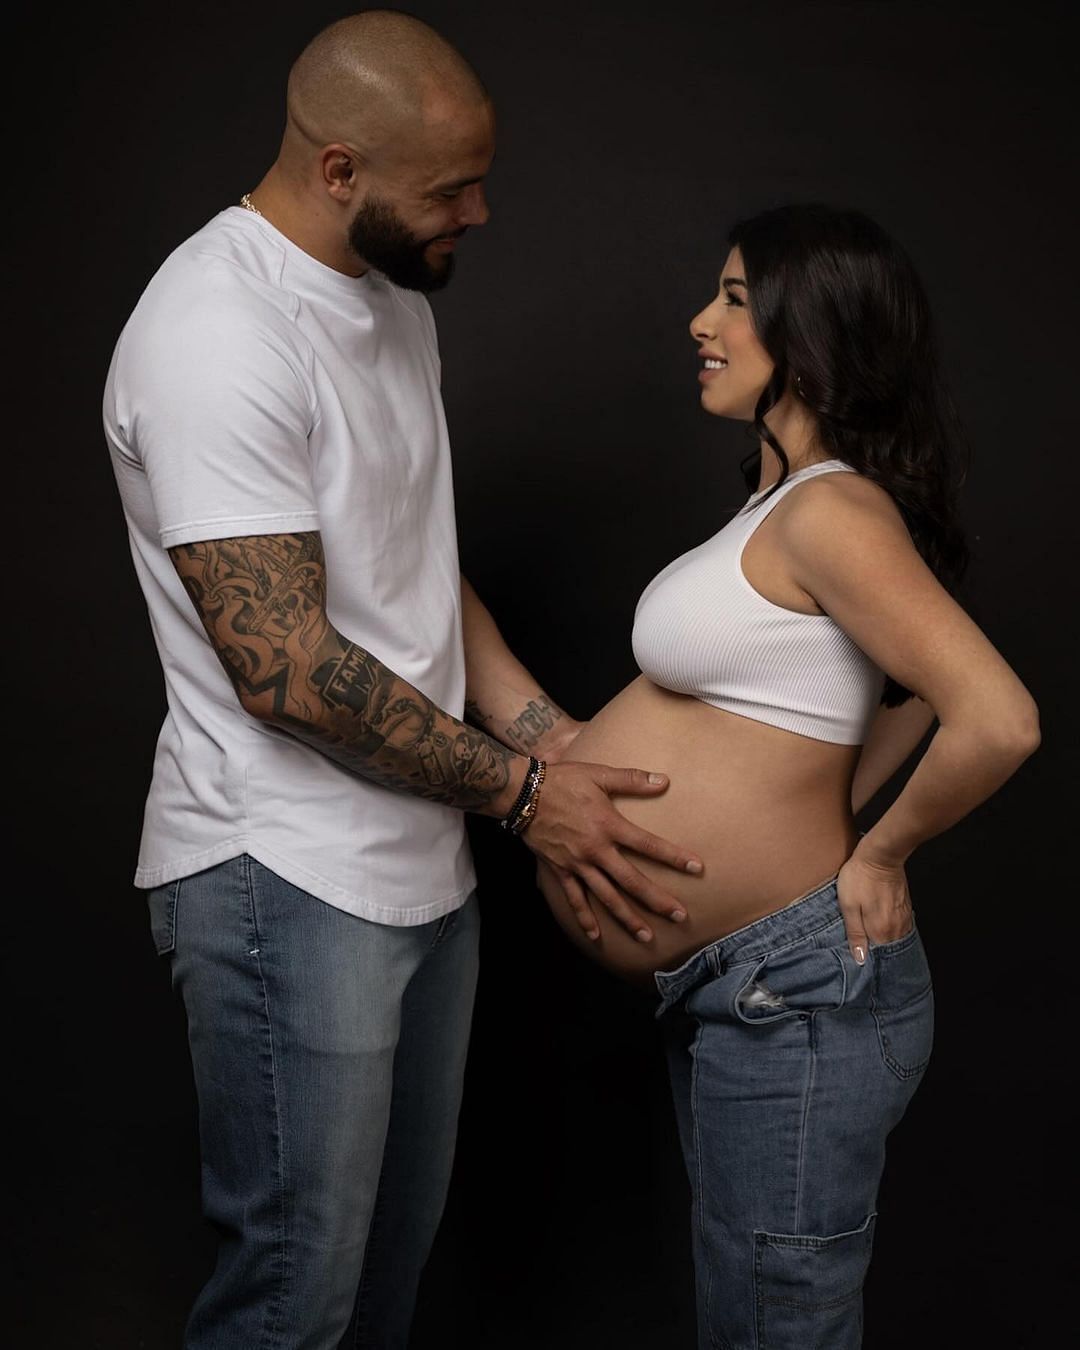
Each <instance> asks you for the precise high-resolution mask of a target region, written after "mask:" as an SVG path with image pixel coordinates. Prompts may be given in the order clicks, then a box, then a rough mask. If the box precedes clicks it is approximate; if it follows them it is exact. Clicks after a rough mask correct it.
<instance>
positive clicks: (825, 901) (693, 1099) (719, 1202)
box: [656, 881, 934, 1350]
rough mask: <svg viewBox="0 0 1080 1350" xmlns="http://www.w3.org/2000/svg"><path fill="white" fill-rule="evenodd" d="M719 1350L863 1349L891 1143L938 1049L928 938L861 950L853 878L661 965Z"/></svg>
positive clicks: (714, 1345)
mask: <svg viewBox="0 0 1080 1350" xmlns="http://www.w3.org/2000/svg"><path fill="white" fill-rule="evenodd" d="M656 983H657V986H658V988H659V990H660V995H661V1004H660V1008H659V1010H658V1013H657V1016H658V1017H660V1018H661V1021H662V1025H663V1026H664V1027H665V1031H666V1036H667V1042H668V1061H669V1067H670V1072H671V1083H672V1089H673V1093H674V1098H675V1108H676V1114H677V1116H678V1121H679V1133H680V1138H681V1141H682V1148H683V1154H684V1156H685V1158H686V1164H687V1170H688V1172H689V1176H690V1183H691V1191H692V1196H693V1200H692V1222H693V1248H694V1267H695V1275H696V1283H697V1304H698V1309H697V1311H698V1336H699V1345H700V1346H701V1347H702V1350H857V1347H858V1346H859V1345H860V1344H861V1340H862V1285H863V1280H864V1278H865V1275H866V1270H867V1266H868V1264H869V1261H870V1249H871V1244H872V1242H873V1235H874V1222H875V1218H876V1213H875V1207H876V1202H877V1191H878V1184H879V1182H880V1180H881V1173H882V1169H883V1167H884V1164H885V1138H886V1136H887V1135H888V1133H889V1131H890V1130H891V1129H892V1128H893V1126H894V1125H895V1124H896V1123H897V1121H898V1120H899V1119H900V1117H901V1116H902V1115H903V1113H904V1110H905V1108H906V1107H907V1104H908V1102H909V1101H910V1100H911V1097H912V1095H913V1094H914V1092H915V1088H916V1087H917V1086H918V1083H919V1080H920V1079H921V1077H922V1074H923V1071H924V1069H925V1068H926V1064H927V1061H928V1060H929V1058H930V1046H931V1041H932V1039H933V1020H934V1004H933V992H932V989H931V984H930V970H929V967H928V966H927V963H926V954H925V952H924V951H923V946H922V941H921V939H920V938H919V935H918V932H917V931H914V930H913V931H912V932H911V933H909V934H908V935H907V936H905V937H902V938H900V939H899V940H898V941H896V942H889V943H884V944H882V945H878V946H875V945H874V944H871V946H870V952H869V955H868V958H867V961H866V964H865V965H863V966H859V965H857V964H856V962H855V960H854V958H853V957H852V956H851V953H850V952H849V950H848V945H847V940H846V938H845V935H844V925H843V921H842V919H841V917H840V911H839V908H838V906H837V902H836V885H835V881H830V882H828V883H827V884H826V885H824V886H822V887H821V888H820V889H819V890H816V891H814V892H813V893H812V894H810V895H808V896H806V897H805V898H803V899H801V900H799V901H797V902H796V903H794V904H792V905H790V906H788V907H787V908H785V909H782V910H779V911H778V912H777V913H775V914H770V915H769V916H768V917H766V918H764V919H759V920H758V922H757V923H752V924H750V925H749V926H748V927H746V928H743V929H740V930H739V931H738V932H737V933H732V934H731V935H730V936H729V937H726V938H723V939H722V940H721V941H719V942H715V943H713V944H712V945H711V946H709V947H706V948H705V949H704V950H703V951H700V952H698V953H697V954H696V955H695V956H693V957H691V958H690V960H689V961H687V962H686V963H685V964H684V965H682V966H680V967H679V969H678V970H675V971H669V972H661V973H659V974H658V975H657V976H656Z"/></svg>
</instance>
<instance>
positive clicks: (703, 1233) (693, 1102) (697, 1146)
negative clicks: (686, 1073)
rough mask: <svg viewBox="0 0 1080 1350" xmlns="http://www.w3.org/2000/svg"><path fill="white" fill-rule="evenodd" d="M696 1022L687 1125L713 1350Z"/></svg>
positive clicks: (717, 1347) (716, 1344)
mask: <svg viewBox="0 0 1080 1350" xmlns="http://www.w3.org/2000/svg"><path fill="white" fill-rule="evenodd" d="M695 1021H696V1022H697V1032H696V1033H695V1035H694V1039H693V1042H692V1044H691V1046H690V1124H691V1132H692V1133H691V1137H692V1139H693V1141H694V1189H695V1191H696V1192H697V1226H698V1237H699V1240H700V1242H701V1247H702V1251H703V1252H704V1254H705V1256H706V1258H707V1259H706V1262H705V1290H704V1293H703V1296H702V1313H703V1315H704V1318H705V1330H706V1331H707V1332H708V1336H709V1344H710V1345H711V1346H712V1350H724V1346H723V1345H722V1344H721V1342H720V1341H719V1340H718V1339H717V1335H716V1331H715V1329H714V1327H713V1324H712V1312H711V1307H712V1284H713V1263H712V1252H711V1249H710V1246H709V1239H708V1225H707V1224H706V1222H705V1184H704V1181H703V1172H702V1165H701V1135H700V1132H699V1130H698V1104H697V1083H698V1056H697V1049H698V1045H699V1043H700V1041H701V1038H702V1036H703V1035H704V1034H705V1025H704V1023H703V1022H702V1021H701V1019H700V1018H695Z"/></svg>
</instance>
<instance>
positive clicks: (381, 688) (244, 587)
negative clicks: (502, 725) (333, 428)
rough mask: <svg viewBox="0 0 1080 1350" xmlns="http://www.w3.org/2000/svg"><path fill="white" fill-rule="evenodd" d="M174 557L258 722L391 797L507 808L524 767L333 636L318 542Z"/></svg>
mask: <svg viewBox="0 0 1080 1350" xmlns="http://www.w3.org/2000/svg"><path fill="white" fill-rule="evenodd" d="M169 554H170V556H171V558H172V560H173V564H174V565H175V567H176V570H177V572H179V574H180V577H181V579H182V581H183V583H184V586H185V589H186V590H187V593H188V595H189V596H190V597H191V600H192V603H193V604H194V606H195V609H196V610H197V612H198V614H199V617H200V619H201V620H202V622H203V625H204V627H205V628H206V632H207V636H208V637H209V639H210V642H211V644H212V645H213V647H214V650H215V651H216V652H217V655H218V657H219V659H220V660H221V663H222V665H223V666H224V667H225V671H226V673H227V674H228V676H229V678H230V680H231V681H232V684H233V687H234V689H235V690H236V695H237V698H238V699H239V700H240V703H241V705H242V706H243V707H244V708H245V709H246V711H247V712H249V713H250V714H251V715H252V716H253V717H257V718H259V719H260V720H261V721H265V722H269V723H271V724H272V725H274V726H277V727H279V728H280V729H282V730H284V731H288V732H290V733H291V734H292V735H293V736H296V737H297V738H298V739H299V740H302V741H305V742H307V743H308V744H309V745H311V746H312V747H313V748H314V749H316V750H318V751H320V752H321V753H322V754H324V755H326V756H327V757H328V758H330V759H333V760H335V761H336V762H337V763H339V764H342V765H343V766H344V767H345V768H347V769H351V770H352V771H353V772H354V773H357V774H359V775H360V776H361V777H363V778H368V779H371V780H373V781H374V782H377V783H381V784H382V785H383V786H384V787H388V788H393V789H396V790H397V791H401V792H408V793H411V794H413V795H415V796H419V797H424V798H426V799H428V800H429V801H436V802H441V803H443V804H444V805H446V806H456V807H460V808H463V809H466V810H472V811H479V812H481V813H483V814H486V815H493V816H502V815H505V814H506V812H507V811H508V810H509V809H510V807H511V805H512V804H513V802H514V798H515V797H516V795H517V792H518V790H519V788H520V786H521V783H522V782H523V781H524V777H525V773H526V771H527V769H528V762H527V760H525V759H524V758H522V757H521V756H519V755H515V754H512V753H511V752H510V751H509V750H507V749H505V748H504V747H503V746H501V745H498V744H497V743H496V742H494V741H492V740H491V739H490V738H489V737H488V736H486V735H484V734H483V733H482V732H480V731H477V730H475V729H474V728H473V727H468V726H466V725H465V724H464V723H462V722H459V721H458V720H457V718H455V717H451V716H450V714H449V713H445V712H443V711H442V710H441V709H440V708H437V707H436V706H435V704H433V703H432V702H431V700H430V699H429V698H426V697H425V696H424V695H423V694H422V693H420V691H419V690H417V689H415V688H413V686H412V685H411V684H409V682H408V681H407V680H404V679H402V677H401V676H399V675H396V674H395V673H394V672H393V671H392V670H391V669H390V668H389V667H388V666H385V665H383V663H382V662H381V661H380V660H379V659H378V658H377V657H375V656H373V655H372V654H371V653H370V652H367V651H365V650H364V649H363V647H360V646H358V645H357V644H356V643H355V642H350V641H349V640H348V639H347V638H346V637H344V636H343V635H342V634H341V633H339V632H338V631H337V630H336V629H335V628H334V626H333V624H331V622H330V620H329V618H328V617H327V614H326V565H325V561H324V558H323V550H322V541H321V540H320V538H319V535H318V534H314V533H312V534H284V535H265V536H263V535H260V536H252V537H248V538H242V539H215V540H211V541H209V542H206V543H197V544H181V545H179V546H177V547H176V548H172V549H170V550H169Z"/></svg>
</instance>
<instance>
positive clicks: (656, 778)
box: [649, 773, 667, 783]
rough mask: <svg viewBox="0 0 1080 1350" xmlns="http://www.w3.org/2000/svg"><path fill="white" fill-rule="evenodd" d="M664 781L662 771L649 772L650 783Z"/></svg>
mask: <svg viewBox="0 0 1080 1350" xmlns="http://www.w3.org/2000/svg"><path fill="white" fill-rule="evenodd" d="M666 781H667V780H666V779H665V778H664V775H663V774H662V773H651V774H649V782H650V783H663V782H666Z"/></svg>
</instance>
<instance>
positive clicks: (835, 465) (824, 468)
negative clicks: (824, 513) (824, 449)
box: [736, 459, 857, 531]
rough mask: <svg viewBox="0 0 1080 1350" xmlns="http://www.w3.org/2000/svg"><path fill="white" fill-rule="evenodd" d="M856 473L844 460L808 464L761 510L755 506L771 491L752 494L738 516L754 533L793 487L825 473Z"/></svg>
mask: <svg viewBox="0 0 1080 1350" xmlns="http://www.w3.org/2000/svg"><path fill="white" fill-rule="evenodd" d="M856 472H857V470H856V469H853V468H852V467H851V465H850V464H845V463H844V461H843V460H842V459H823V460H819V461H818V463H817V464H808V465H807V466H806V468H805V469H796V471H795V472H794V473H789V474H788V476H787V477H786V478H785V479H784V481H783V482H782V483H781V484H780V486H779V488H777V490H776V491H775V492H774V493H773V494H772V496H771V497H770V498H769V499H768V501H767V502H765V503H764V505H763V506H762V507H761V509H760V510H755V509H754V506H755V504H756V503H757V502H760V501H761V499H762V497H764V496H765V494H766V493H767V492H768V491H769V489H768V488H761V489H760V490H759V491H758V492H752V493H751V494H750V496H749V497H748V498H747V500H746V505H745V506H743V508H742V509H741V510H740V511H739V513H738V515H739V516H741V517H742V518H743V519H744V520H745V521H746V522H747V524H748V526H749V528H750V530H751V531H752V530H753V529H755V528H756V526H757V525H759V524H760V523H761V521H763V520H764V519H765V517H766V516H767V515H768V514H769V512H770V511H771V510H772V509H773V507H774V506H775V505H776V504H777V502H778V501H780V499H781V498H782V497H783V496H785V495H786V493H788V492H789V491H790V490H791V489H792V488H793V487H797V486H798V484H799V483H806V482H808V481H809V480H810V479H811V478H818V477H820V475H821V474H823V473H856ZM736 519H738V517H736ZM751 522H752V523H751Z"/></svg>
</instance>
